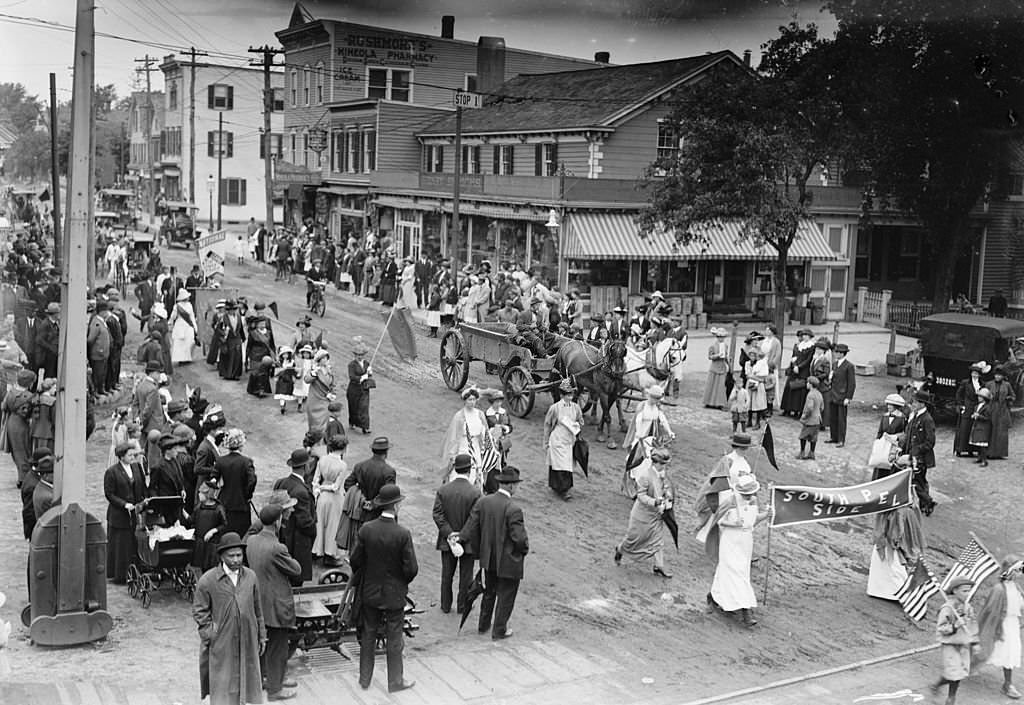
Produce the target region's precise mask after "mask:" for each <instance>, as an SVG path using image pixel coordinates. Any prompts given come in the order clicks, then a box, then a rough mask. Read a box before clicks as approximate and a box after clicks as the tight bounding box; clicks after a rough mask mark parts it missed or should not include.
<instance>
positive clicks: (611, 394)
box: [551, 340, 626, 448]
mask: <svg viewBox="0 0 1024 705" xmlns="http://www.w3.org/2000/svg"><path fill="white" fill-rule="evenodd" d="M625 372H626V343H625V342H624V341H621V340H610V341H608V343H606V344H605V348H604V354H603V355H602V354H601V352H599V351H598V350H597V349H596V348H594V347H593V346H591V345H588V344H587V343H584V342H583V341H581V340H570V341H568V342H565V343H563V344H562V346H561V347H560V348H559V349H558V352H557V353H556V354H555V364H554V369H553V370H552V372H551V379H552V380H556V379H561V378H565V377H569V378H571V379H572V380H573V382H574V383H575V384H576V386H577V387H582V388H583V389H586V390H587V392H588V393H589V394H590V398H591V399H592V400H594V401H595V402H596V403H600V405H601V421H600V422H599V423H598V426H597V441H598V442H599V443H602V442H604V441H605V440H607V441H608V447H609V448H614V447H615V445H616V444H615V441H614V439H612V417H611V408H612V405H614V404H615V402H616V401H617V400H618V398H619V397H620V396H621V395H622V392H623V390H624V389H625V385H624V383H623V379H622V377H623V374H624V373H625ZM619 421H620V423H621V422H622V411H621V410H620V411H619ZM605 426H607V428H608V435H607V436H606V435H604V428H605Z"/></svg>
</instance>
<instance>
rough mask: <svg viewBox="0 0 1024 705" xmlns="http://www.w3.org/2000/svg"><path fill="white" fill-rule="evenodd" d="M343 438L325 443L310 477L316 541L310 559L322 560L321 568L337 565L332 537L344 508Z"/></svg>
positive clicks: (337, 552)
mask: <svg viewBox="0 0 1024 705" xmlns="http://www.w3.org/2000/svg"><path fill="white" fill-rule="evenodd" d="M347 447H348V439H347V438H346V437H345V436H332V437H331V438H330V439H328V441H327V455H326V456H324V457H323V458H321V459H320V461H319V462H318V463H317V464H316V471H314V473H313V496H314V497H316V540H315V541H313V557H314V558H316V557H317V556H323V559H324V565H325V566H327V567H333V566H336V565H338V564H339V563H340V562H341V550H340V549H339V548H338V542H337V541H336V540H335V537H336V536H337V535H338V527H339V526H340V525H341V514H342V509H343V508H344V506H345V489H344V483H345V478H346V477H348V464H347V463H345V461H344V459H343V458H344V457H345V448H347Z"/></svg>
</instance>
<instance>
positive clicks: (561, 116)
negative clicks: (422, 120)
mask: <svg viewBox="0 0 1024 705" xmlns="http://www.w3.org/2000/svg"><path fill="white" fill-rule="evenodd" d="M729 60H732V61H734V62H736V64H737V65H742V62H741V60H740V59H739V58H738V57H737V56H736V55H735V54H733V53H732V52H731V51H719V52H714V53H711V54H702V55H700V56H690V57H685V58H682V59H671V60H669V61H655V62H651V63H645V64H627V65H624V66H602V67H598V68H593V69H584V70H577V71H561V72H559V73H543V74H521V75H519V76H516V77H514V78H512V79H510V80H508V81H506V82H505V83H504V84H502V86H501V87H500V88H499V89H498V90H497V93H496V94H495V95H494V96H492V97H490V98H489V99H488V102H487V103H486V104H485V105H484V107H483V108H480V109H477V110H463V111H462V133H463V134H500V133H510V132H546V131H556V130H558V131H565V130H571V129H580V130H582V129H601V128H605V129H611V128H613V127H614V124H615V121H616V120H618V119H619V118H621V117H622V116H624V115H627V114H628V113H630V112H632V111H633V110H636V109H637V108H638V107H640V106H642V105H643V104H644V103H646V102H648V101H651V100H653V99H655V98H656V97H658V96H659V95H662V94H664V93H666V92H668V91H671V90H672V89H673V88H675V87H676V86H678V85H679V84H681V83H684V82H685V81H687V80H689V79H691V78H693V77H694V76H695V75H697V74H699V73H701V72H703V71H706V70H707V69H709V68H711V67H712V66H714V65H715V64H718V63H719V62H722V61H729ZM419 134H420V135H423V136H430V135H453V134H455V117H454V116H451V117H447V118H445V119H443V120H440V121H438V122H437V123H435V124H433V125H431V126H430V127H428V128H427V129H425V130H423V131H422V132H420V133H419Z"/></svg>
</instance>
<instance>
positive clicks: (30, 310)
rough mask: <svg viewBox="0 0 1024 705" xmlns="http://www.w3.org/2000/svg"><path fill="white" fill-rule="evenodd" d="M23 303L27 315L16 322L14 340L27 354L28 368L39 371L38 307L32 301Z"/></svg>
mask: <svg viewBox="0 0 1024 705" xmlns="http://www.w3.org/2000/svg"><path fill="white" fill-rule="evenodd" d="M21 305H22V306H23V307H24V311H25V317H24V318H19V319H16V320H15V322H14V342H16V343H17V344H18V347H19V348H21V351H22V352H23V353H24V354H25V361H26V363H27V364H26V369H29V370H31V371H32V372H38V371H39V368H40V367H41V365H39V364H38V363H37V361H36V331H37V330H38V329H39V323H40V322H39V320H38V319H37V318H36V310H37V307H36V304H35V302H32V301H26V302H24V303H23V304H21Z"/></svg>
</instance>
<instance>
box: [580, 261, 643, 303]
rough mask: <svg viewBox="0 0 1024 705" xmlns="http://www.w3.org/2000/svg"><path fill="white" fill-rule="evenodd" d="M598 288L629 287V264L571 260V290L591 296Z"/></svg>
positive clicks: (625, 262)
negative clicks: (595, 288) (593, 290)
mask: <svg viewBox="0 0 1024 705" xmlns="http://www.w3.org/2000/svg"><path fill="white" fill-rule="evenodd" d="M598 286H616V287H619V286H629V262H627V261H625V260H579V259H574V260H569V290H570V291H572V290H573V289H577V290H579V292H580V294H581V295H582V296H590V295H591V293H592V289H593V288H594V287H598Z"/></svg>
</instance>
